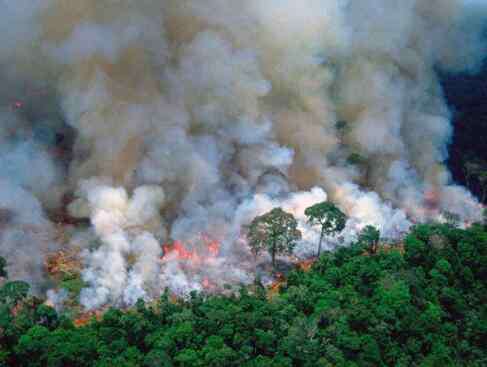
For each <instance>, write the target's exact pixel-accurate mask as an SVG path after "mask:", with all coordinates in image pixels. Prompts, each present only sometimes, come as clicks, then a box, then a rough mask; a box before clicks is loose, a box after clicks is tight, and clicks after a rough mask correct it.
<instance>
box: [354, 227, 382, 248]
mask: <svg viewBox="0 0 487 367" xmlns="http://www.w3.org/2000/svg"><path fill="white" fill-rule="evenodd" d="M379 239H380V232H379V230H378V229H377V228H375V227H374V226H365V227H364V228H363V229H362V231H361V232H360V234H359V236H358V240H359V243H361V244H362V245H365V246H366V248H367V252H368V253H369V254H371V255H373V254H375V253H376V252H377V246H378V245H379Z"/></svg>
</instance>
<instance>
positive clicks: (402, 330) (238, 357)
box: [0, 224, 487, 367]
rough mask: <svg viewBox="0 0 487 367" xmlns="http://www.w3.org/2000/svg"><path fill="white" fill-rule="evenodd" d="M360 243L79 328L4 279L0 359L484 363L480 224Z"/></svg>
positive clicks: (486, 269) (485, 234)
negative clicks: (274, 283)
mask: <svg viewBox="0 0 487 367" xmlns="http://www.w3.org/2000/svg"><path fill="white" fill-rule="evenodd" d="M367 245H368V244H363V243H360V242H359V243H355V244H353V245H352V246H350V247H348V248H340V249H338V250H336V251H335V252H324V253H323V254H322V256H321V257H320V258H319V260H318V261H316V262H315V264H314V265H313V267H312V268H311V270H310V271H308V272H303V271H302V270H300V269H296V270H294V271H292V272H291V273H290V274H289V275H288V278H287V282H286V283H285V284H284V285H283V287H281V289H280V293H279V294H278V295H277V296H274V297H268V295H267V292H266V290H265V289H264V288H263V287H262V286H260V285H258V284H257V285H255V286H253V287H247V288H242V289H241V291H240V293H239V294H238V295H235V296H232V297H228V296H221V295H211V296H205V295H197V294H193V295H192V297H191V299H189V300H186V301H183V300H181V301H178V302H174V301H171V300H170V299H169V297H168V295H167V294H166V295H164V296H163V297H161V299H160V300H159V301H158V302H155V303H153V304H144V303H143V302H142V301H139V303H138V304H137V306H136V307H134V308H133V309H131V310H128V311H126V312H122V311H121V310H117V309H110V310H109V311H107V312H106V313H105V314H104V316H103V318H102V319H101V320H100V321H97V320H93V321H92V322H90V323H88V324H87V325H85V326H83V327H79V328H76V327H75V326H74V325H73V322H72V320H71V319H69V317H67V316H66V315H58V314H57V313H56V312H55V311H54V310H53V309H52V308H50V307H48V306H46V305H43V304H42V303H41V302H40V300H37V299H36V298H34V297H31V296H28V295H27V294H26V292H25V288H24V286H22V285H21V284H20V283H15V284H13V285H12V284H11V283H6V285H4V286H3V288H2V289H1V290H0V294H1V296H0V365H6V366H90V367H91V366H192V367H193V366H196V367H197V366H222V367H223V366H225V367H227V366H228V367H230V366H243V367H257V366H259V367H264V366H266V367H267V366H269V367H270V366H274V367H282V366H284V367H285V366H309V367H311V366H313V367H315V366H350V367H352V366H441V367H445V366H474V367H475V366H478V367H480V366H486V365H487V351H486V348H485V340H487V289H486V286H487V282H486V279H487V231H486V228H485V227H483V226H482V225H480V224H475V225H473V226H472V227H470V228H468V229H466V230H464V229H460V228H456V227H455V226H451V225H440V224H428V225H417V226H415V227H414V228H413V229H412V230H411V232H410V233H409V235H408V236H407V237H406V239H405V241H404V243H403V244H402V245H397V246H396V247H390V246H389V247H386V246H378V249H377V251H376V252H374V253H371V252H370V251H367ZM9 284H10V285H9Z"/></svg>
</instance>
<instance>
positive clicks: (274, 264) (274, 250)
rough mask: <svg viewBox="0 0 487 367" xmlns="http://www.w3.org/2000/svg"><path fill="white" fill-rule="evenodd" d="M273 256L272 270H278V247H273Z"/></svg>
mask: <svg viewBox="0 0 487 367" xmlns="http://www.w3.org/2000/svg"><path fill="white" fill-rule="evenodd" d="M271 256H272V269H273V270H276V246H275V245H274V246H272V251H271Z"/></svg>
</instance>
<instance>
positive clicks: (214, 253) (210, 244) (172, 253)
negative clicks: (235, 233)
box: [162, 234, 220, 263]
mask: <svg viewBox="0 0 487 367" xmlns="http://www.w3.org/2000/svg"><path fill="white" fill-rule="evenodd" d="M201 238H202V242H203V243H204V244H205V248H204V249H203V250H200V252H201V253H200V252H198V251H197V250H196V249H194V250H188V249H187V248H186V246H185V245H184V244H183V243H182V242H181V241H178V240H175V241H174V242H173V243H172V244H164V245H162V248H163V250H164V256H163V257H162V260H174V259H175V260H183V261H189V262H192V263H200V262H201V261H204V260H208V259H212V258H216V257H218V255H219V254H220V243H219V242H218V241H216V240H212V239H211V238H210V237H208V236H207V235H204V234H203V235H201Z"/></svg>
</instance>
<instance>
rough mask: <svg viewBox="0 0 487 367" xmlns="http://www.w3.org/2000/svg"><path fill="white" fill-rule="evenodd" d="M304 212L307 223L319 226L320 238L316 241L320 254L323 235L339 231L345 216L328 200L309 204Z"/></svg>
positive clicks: (341, 228)
mask: <svg viewBox="0 0 487 367" xmlns="http://www.w3.org/2000/svg"><path fill="white" fill-rule="evenodd" d="M304 214H305V215H306V217H307V218H308V223H309V224H311V225H319V226H320V227H321V233H320V240H319V242H318V256H320V254H321V243H322V242H323V236H324V235H325V234H326V235H328V236H330V235H334V234H336V233H339V232H341V231H342V230H343V228H345V223H346V222H347V217H346V215H345V214H344V213H343V212H342V211H341V210H340V209H338V208H337V207H336V206H335V205H334V204H333V203H330V202H328V201H324V202H322V203H318V204H315V205H313V206H310V207H309V208H307V209H306V210H305V211H304Z"/></svg>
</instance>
